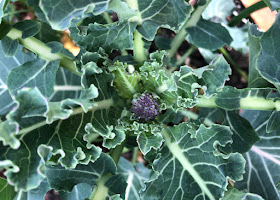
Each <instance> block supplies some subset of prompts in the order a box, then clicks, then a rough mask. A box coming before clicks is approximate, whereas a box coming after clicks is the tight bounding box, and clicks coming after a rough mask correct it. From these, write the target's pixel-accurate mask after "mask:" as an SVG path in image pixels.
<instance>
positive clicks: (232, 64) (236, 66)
mask: <svg viewBox="0 0 280 200" xmlns="http://www.w3.org/2000/svg"><path fill="white" fill-rule="evenodd" d="M219 50H220V52H221V53H222V54H223V55H224V57H225V58H226V59H227V61H228V62H229V63H230V65H231V66H232V67H233V68H234V70H235V71H237V72H238V73H239V74H240V75H241V76H242V77H243V78H244V79H245V80H246V81H248V76H247V74H246V73H245V72H244V71H243V70H241V69H240V68H239V67H238V65H237V64H236V63H235V62H234V60H232V58H231V57H230V55H229V54H228V52H227V51H226V50H225V48H224V47H222V48H220V49H219Z"/></svg>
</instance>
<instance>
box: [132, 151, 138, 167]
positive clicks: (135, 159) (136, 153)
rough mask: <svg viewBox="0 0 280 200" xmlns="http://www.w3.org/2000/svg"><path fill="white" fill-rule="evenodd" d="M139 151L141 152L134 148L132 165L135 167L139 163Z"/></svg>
mask: <svg viewBox="0 0 280 200" xmlns="http://www.w3.org/2000/svg"><path fill="white" fill-rule="evenodd" d="M138 150H139V148H138V147H134V148H133V152H132V160H131V163H132V165H135V164H136V162H137V156H138Z"/></svg>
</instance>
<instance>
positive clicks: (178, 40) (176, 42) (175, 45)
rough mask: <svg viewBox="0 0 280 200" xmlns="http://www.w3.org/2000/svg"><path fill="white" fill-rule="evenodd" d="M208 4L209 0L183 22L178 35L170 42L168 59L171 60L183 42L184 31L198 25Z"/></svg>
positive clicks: (185, 33) (185, 32) (185, 34)
mask: <svg viewBox="0 0 280 200" xmlns="http://www.w3.org/2000/svg"><path fill="white" fill-rule="evenodd" d="M210 2H211V0H207V2H206V3H205V4H204V5H203V6H199V7H197V8H196V9H195V10H194V12H193V14H192V15H191V17H190V18H189V19H187V20H186V21H185V23H184V24H183V26H182V27H181V29H180V31H179V33H178V34H177V35H176V36H175V38H174V39H173V40H172V42H171V45H170V46H171V49H170V50H169V51H168V53H169V57H170V58H172V57H173V56H174V55H175V53H176V52H177V50H178V49H179V47H180V46H181V44H182V42H183V41H184V40H185V38H186V36H187V34H188V32H187V30H186V29H187V28H190V27H193V26H196V24H197V23H198V21H199V19H200V17H201V15H202V13H203V11H204V10H205V8H206V7H207V6H208V4H209V3H210Z"/></svg>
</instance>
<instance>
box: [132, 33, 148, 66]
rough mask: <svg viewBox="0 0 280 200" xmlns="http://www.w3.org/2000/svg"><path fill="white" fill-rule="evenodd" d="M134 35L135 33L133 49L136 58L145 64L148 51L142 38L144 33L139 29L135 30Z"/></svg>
mask: <svg viewBox="0 0 280 200" xmlns="http://www.w3.org/2000/svg"><path fill="white" fill-rule="evenodd" d="M133 35H134V49H133V56H134V60H135V61H136V62H138V63H139V64H143V63H144V62H145V60H146V52H145V48H144V41H143V40H142V35H141V34H140V33H139V32H138V31H137V30H135V32H134V34H133Z"/></svg>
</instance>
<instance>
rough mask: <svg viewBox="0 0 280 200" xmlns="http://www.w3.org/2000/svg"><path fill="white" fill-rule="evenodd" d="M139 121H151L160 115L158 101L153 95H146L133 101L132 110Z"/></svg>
mask: <svg viewBox="0 0 280 200" xmlns="http://www.w3.org/2000/svg"><path fill="white" fill-rule="evenodd" d="M130 111H131V112H132V113H133V114H134V117H135V118H136V119H138V120H142V121H143V120H144V121H146V122H147V121H150V120H152V119H154V118H156V116H158V115H159V114H160V106H159V104H158V101H157V99H156V98H155V97H153V95H152V94H151V93H144V94H142V95H141V96H140V97H138V98H136V99H133V100H132V106H131V110H130Z"/></svg>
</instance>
